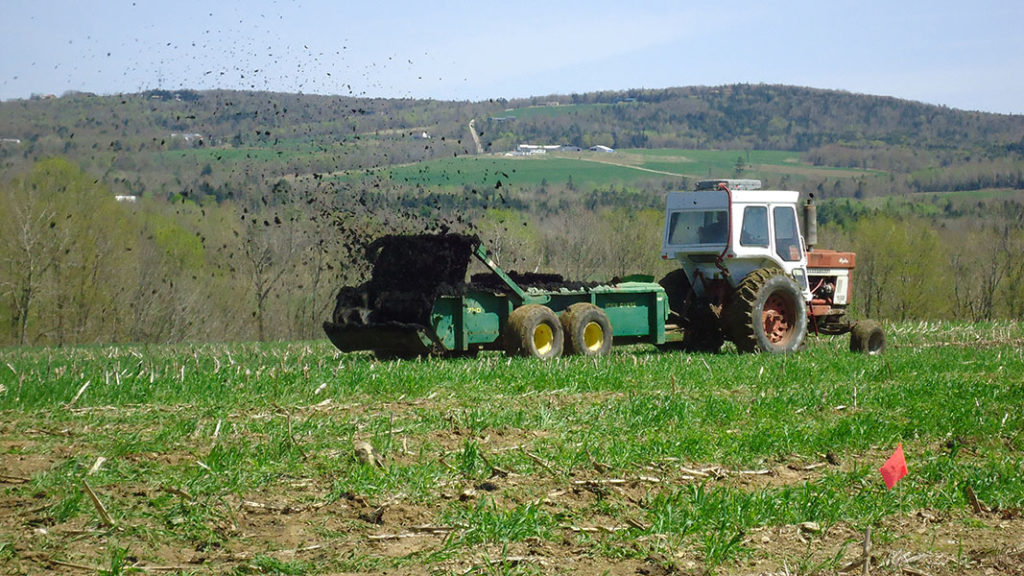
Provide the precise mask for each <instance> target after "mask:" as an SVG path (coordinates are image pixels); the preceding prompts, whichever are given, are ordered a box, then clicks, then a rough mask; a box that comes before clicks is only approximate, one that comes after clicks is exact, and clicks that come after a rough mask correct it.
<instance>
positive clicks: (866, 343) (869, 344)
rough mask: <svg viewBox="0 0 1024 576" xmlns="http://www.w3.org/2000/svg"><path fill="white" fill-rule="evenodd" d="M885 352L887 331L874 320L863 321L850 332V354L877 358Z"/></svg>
mask: <svg viewBox="0 0 1024 576" xmlns="http://www.w3.org/2000/svg"><path fill="white" fill-rule="evenodd" d="M884 351H885V330H882V325H881V324H879V323H878V322H876V321H874V320H861V321H860V322H857V323H856V324H854V325H853V329H852V330H850V352H859V353H861V354H867V355H868V356H876V355H878V354H881V353H882V352H884Z"/></svg>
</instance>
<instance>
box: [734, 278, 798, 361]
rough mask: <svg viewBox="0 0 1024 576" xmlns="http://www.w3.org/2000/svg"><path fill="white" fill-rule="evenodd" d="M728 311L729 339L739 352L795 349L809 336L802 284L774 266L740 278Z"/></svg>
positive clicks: (781, 351)
mask: <svg viewBox="0 0 1024 576" xmlns="http://www.w3.org/2000/svg"><path fill="white" fill-rule="evenodd" d="M726 314H727V318H726V325H727V329H728V331H729V335H730V339H731V340H732V341H733V343H735V344H736V348H737V349H738V350H739V351H740V352H768V353H772V354H787V353H790V352H796V351H797V350H799V349H800V347H801V345H802V344H803V342H804V338H805V337H806V336H807V303H806V302H804V298H803V294H802V293H801V292H800V288H799V287H798V286H797V285H796V283H795V282H793V281H792V280H791V279H789V278H788V277H786V276H784V275H783V274H782V273H781V272H780V271H778V270H774V269H771V268H761V269H760V270H755V271H754V272H752V273H751V274H750V275H749V276H747V277H746V278H744V279H743V281H742V282H740V285H739V287H737V289H736V292H735V293H734V294H733V298H732V300H731V302H730V303H729V308H728V311H727V313H726Z"/></svg>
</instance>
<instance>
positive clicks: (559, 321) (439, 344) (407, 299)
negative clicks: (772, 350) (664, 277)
mask: <svg viewBox="0 0 1024 576" xmlns="http://www.w3.org/2000/svg"><path fill="white" fill-rule="evenodd" d="M474 257H475V258H476V259H477V260H479V261H480V262H481V263H482V264H483V265H484V266H485V267H486V268H487V270H488V271H487V272H485V273H481V274H474V275H473V276H472V277H471V278H470V279H469V280H467V279H466V274H467V271H468V269H469V265H470V260H471V259H472V258H474ZM367 258H368V259H369V261H370V263H371V264H372V265H373V269H372V274H371V278H370V280H369V281H368V282H365V283H364V284H361V285H359V286H346V287H344V288H342V289H341V290H340V291H339V292H338V297H337V303H336V306H335V309H334V314H333V315H332V317H331V320H330V321H327V322H324V331H325V332H326V333H327V336H328V337H329V338H330V339H331V342H332V343H333V344H334V345H335V346H336V347H337V348H338V349H339V350H341V351H343V352H350V351H357V350H372V351H373V352H374V353H375V354H377V356H379V357H384V358H394V357H413V356H420V355H428V354H429V355H439V356H459V355H472V354H475V353H477V352H478V351H480V350H504V351H505V352H506V353H507V354H510V355H515V356H533V357H536V358H541V359H550V358H557V357H559V356H561V355H562V354H563V353H564V354H580V355H586V356H600V355H603V354H607V353H608V351H609V350H611V348H612V345H613V344H624V343H640V342H646V343H650V344H664V343H665V320H666V319H667V318H668V313H669V311H668V308H667V298H666V295H665V289H664V288H662V286H661V285H660V284H658V283H656V282H653V278H651V277H643V276H631V277H627V278H625V279H622V280H613V281H611V282H608V283H579V282H567V281H564V280H563V279H562V278H561V277H560V276H557V275H554V274H515V273H510V272H505V271H504V270H502V269H501V267H499V266H498V265H497V264H496V263H495V261H494V259H493V258H492V257H491V256H490V254H489V253H488V252H487V249H486V248H485V247H484V246H483V245H482V244H481V242H480V240H479V239H478V238H477V237H476V236H466V235H459V234H441V235H411V236H397V235H396V236H385V237H383V238H381V239H379V240H377V241H376V242H374V243H373V244H371V245H370V246H369V247H368V249H367Z"/></svg>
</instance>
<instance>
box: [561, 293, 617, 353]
mask: <svg viewBox="0 0 1024 576" xmlns="http://www.w3.org/2000/svg"><path fill="white" fill-rule="evenodd" d="M558 319H559V320H560V321H561V324H562V332H563V334H564V335H565V353H566V354H579V355H582V356H604V355H605V354H607V353H608V352H610V351H611V349H612V324H611V322H609V321H608V315H607V314H605V313H604V310H601V309H600V308H598V307H597V306H595V305H593V304H591V303H589V302H578V303H576V304H573V305H572V306H569V307H568V308H567V309H565V310H564V311H563V312H562V314H561V315H560V316H559V317H558Z"/></svg>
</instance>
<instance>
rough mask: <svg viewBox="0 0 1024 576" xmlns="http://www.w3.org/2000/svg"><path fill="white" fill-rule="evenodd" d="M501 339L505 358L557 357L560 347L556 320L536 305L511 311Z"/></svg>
mask: <svg viewBox="0 0 1024 576" xmlns="http://www.w3.org/2000/svg"><path fill="white" fill-rule="evenodd" d="M504 339H505V351H506V352H507V353H508V354H510V355H514V356H532V357H534V358H540V359H541V360H549V359H551V358H558V357H559V356H561V355H562V347H563V344H564V335H563V334H562V324H561V323H560V322H559V321H558V316H556V315H555V313H554V312H552V311H551V309H550V308H548V307H547V306H541V305H540V304H527V305H525V306H520V307H519V308H516V309H515V310H513V311H512V313H511V314H509V315H508V323H507V324H506V326H505V331H504Z"/></svg>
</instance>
